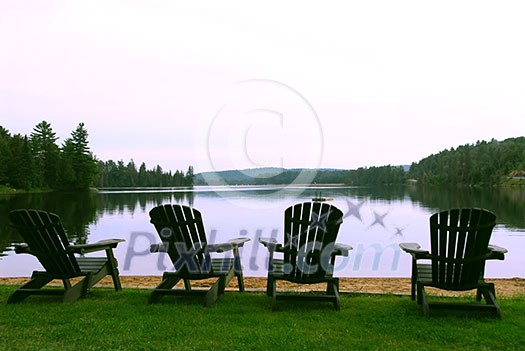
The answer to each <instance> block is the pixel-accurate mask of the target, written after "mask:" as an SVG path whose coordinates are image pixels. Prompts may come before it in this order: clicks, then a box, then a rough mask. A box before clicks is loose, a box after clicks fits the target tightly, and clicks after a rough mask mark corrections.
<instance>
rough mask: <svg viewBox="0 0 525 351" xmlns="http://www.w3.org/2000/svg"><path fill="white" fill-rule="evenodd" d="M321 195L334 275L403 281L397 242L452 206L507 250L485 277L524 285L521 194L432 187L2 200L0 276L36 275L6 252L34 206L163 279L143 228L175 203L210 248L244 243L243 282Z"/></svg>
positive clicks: (31, 262) (129, 267)
mask: <svg viewBox="0 0 525 351" xmlns="http://www.w3.org/2000/svg"><path fill="white" fill-rule="evenodd" d="M319 193H321V195H322V196H323V197H330V198H333V200H331V203H332V204H333V205H335V206H337V207H338V208H339V209H341V210H342V211H343V213H345V217H344V222H343V224H342V225H341V229H340V232H339V236H338V242H341V243H345V244H349V245H351V246H352V247H353V248H354V249H353V250H352V251H351V253H350V257H348V258H339V259H338V261H337V263H336V273H335V274H336V275H337V276H340V277H409V276H410V265H411V259H410V256H409V255H407V254H405V253H404V252H402V251H400V249H399V247H398V243H400V242H419V243H420V244H421V245H422V246H423V247H424V248H428V247H429V244H428V240H429V239H428V237H429V232H428V218H429V216H430V215H431V214H432V213H434V212H438V211H440V210H445V209H449V208H453V207H481V208H486V209H489V210H491V211H493V212H494V213H495V214H496V215H497V223H498V224H497V226H496V228H495V230H494V232H493V235H492V239H491V244H494V245H498V246H502V247H505V248H507V249H508V250H509V253H508V254H507V255H506V259H505V260H504V261H490V262H489V263H488V264H487V271H486V275H487V276H488V277H493V278H496V277H498V278H511V277H525V190H524V189H492V188H491V189H435V188H434V189H429V188H420V187H400V188H356V187H286V188H283V187H275V186H266V187H249V186H246V187H195V188H194V189H193V190H191V191H188V190H181V189H123V190H107V191H100V192H98V193H86V194H70V193H50V194H20V195H0V252H3V254H2V255H3V257H0V277H16V276H24V277H26V276H29V275H31V272H32V271H33V270H35V269H40V268H41V267H40V264H39V263H38V261H37V260H36V259H35V258H34V257H32V256H30V255H16V254H14V252H13V251H11V250H10V246H11V244H12V243H14V242H21V241H22V240H21V238H20V237H19V236H18V234H17V233H16V232H14V231H13V230H12V229H11V228H10V227H9V224H8V220H7V213H8V212H9V211H10V210H12V209H15V208H38V209H46V210H48V211H51V212H55V213H57V214H58V215H59V216H60V217H61V219H62V222H63V224H64V226H65V228H66V230H67V231H68V235H69V237H70V239H71V241H72V242H73V243H85V242H95V241H98V240H101V239H105V238H121V239H125V240H126V241H125V242H124V243H121V244H120V245H119V246H118V248H117V250H116V251H115V254H116V256H117V259H118V261H119V268H120V272H121V274H122V275H161V274H162V272H163V271H165V270H171V269H172V265H171V262H170V261H169V259H168V258H167V257H165V255H164V254H150V253H149V246H150V245H151V244H153V243H157V242H159V238H158V235H157V233H156V232H155V230H154V228H153V226H152V225H151V224H150V223H149V216H148V212H149V210H150V209H151V208H153V207H154V206H157V205H159V204H167V203H179V204H185V205H190V206H193V207H195V208H197V209H199V210H200V211H201V212H202V215H203V217H204V222H205V223H204V225H205V227H206V231H207V235H208V240H209V241H210V242H216V243H217V242H223V241H226V240H228V239H232V238H236V237H247V238H250V239H251V241H250V242H248V243H247V244H246V245H245V247H244V248H243V250H242V262H243V267H244V273H245V275H246V276H253V277H263V276H266V260H267V251H266V249H265V248H264V247H263V246H262V245H261V244H259V243H258V238H259V237H274V238H277V239H278V240H279V241H281V242H282V239H283V230H282V226H283V213H284V210H285V209H286V208H287V207H288V206H290V205H293V204H295V203H298V202H303V201H309V200H311V199H312V198H313V197H315V196H316V195H318V194H319Z"/></svg>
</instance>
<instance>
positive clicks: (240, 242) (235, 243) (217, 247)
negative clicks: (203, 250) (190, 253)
mask: <svg viewBox="0 0 525 351" xmlns="http://www.w3.org/2000/svg"><path fill="white" fill-rule="evenodd" d="M248 241H250V239H249V238H236V239H231V240H228V241H227V242H225V243H218V244H208V245H207V249H208V252H218V253H221V252H225V251H229V250H234V249H237V248H239V247H242V246H244V243H245V242H248Z"/></svg>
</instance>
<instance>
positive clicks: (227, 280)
mask: <svg viewBox="0 0 525 351" xmlns="http://www.w3.org/2000/svg"><path fill="white" fill-rule="evenodd" d="M234 276H235V271H234V269H233V268H232V269H230V270H229V271H228V273H227V274H225V275H224V276H223V277H224V279H223V280H222V285H221V286H219V288H220V289H219V294H224V290H225V289H226V287H227V286H228V284H230V282H231V280H232V279H233V277H234Z"/></svg>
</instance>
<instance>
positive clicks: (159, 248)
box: [149, 244, 168, 253]
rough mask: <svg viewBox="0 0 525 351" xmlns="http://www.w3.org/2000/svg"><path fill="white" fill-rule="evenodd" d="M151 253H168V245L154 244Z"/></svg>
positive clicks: (150, 249)
mask: <svg viewBox="0 0 525 351" xmlns="http://www.w3.org/2000/svg"><path fill="white" fill-rule="evenodd" d="M149 252H150V253H156V252H168V245H166V244H153V245H151V246H150V247H149Z"/></svg>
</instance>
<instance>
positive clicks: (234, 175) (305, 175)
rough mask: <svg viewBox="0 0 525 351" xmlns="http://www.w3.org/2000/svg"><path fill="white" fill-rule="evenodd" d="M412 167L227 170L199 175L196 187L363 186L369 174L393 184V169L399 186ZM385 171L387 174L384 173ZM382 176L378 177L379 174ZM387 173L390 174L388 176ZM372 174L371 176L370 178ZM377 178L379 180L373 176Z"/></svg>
mask: <svg viewBox="0 0 525 351" xmlns="http://www.w3.org/2000/svg"><path fill="white" fill-rule="evenodd" d="M408 168H409V166H397V167H393V166H384V167H372V168H370V169H366V170H365V171H363V170H364V169H362V168H360V169H359V170H342V169H335V168H320V169H309V168H291V169H286V168H277V167H265V168H251V169H243V170H224V171H217V172H202V173H197V174H196V175H195V178H194V184H195V185H269V184H275V185H282V184H291V183H293V182H297V181H301V179H306V180H307V183H308V184H357V183H359V184H364V181H363V179H364V177H365V175H366V174H368V175H369V176H370V179H372V178H373V179H376V180H377V181H379V182H381V183H392V182H393V181H392V179H391V178H389V175H388V174H390V173H392V172H390V169H394V170H395V173H397V174H398V176H397V177H396V178H398V179H399V180H398V181H396V182H404V179H405V178H404V173H405V169H408ZM385 170H386V171H385ZM356 172H357V173H356ZM380 172H381V174H382V176H381V177H378V176H377V174H378V173H380ZM385 172H386V173H388V174H387V175H385ZM371 173H372V175H370V174H371ZM353 174H354V175H355V176H356V177H359V181H357V182H356V180H355V179H354V178H352V175H353ZM373 174H376V176H373ZM300 176H301V178H298V177H300Z"/></svg>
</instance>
